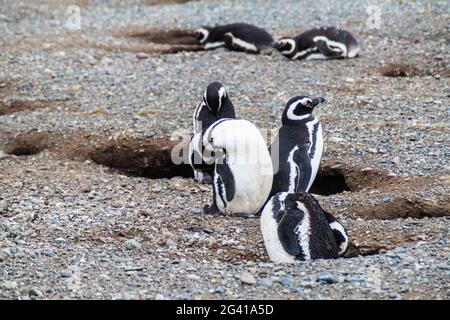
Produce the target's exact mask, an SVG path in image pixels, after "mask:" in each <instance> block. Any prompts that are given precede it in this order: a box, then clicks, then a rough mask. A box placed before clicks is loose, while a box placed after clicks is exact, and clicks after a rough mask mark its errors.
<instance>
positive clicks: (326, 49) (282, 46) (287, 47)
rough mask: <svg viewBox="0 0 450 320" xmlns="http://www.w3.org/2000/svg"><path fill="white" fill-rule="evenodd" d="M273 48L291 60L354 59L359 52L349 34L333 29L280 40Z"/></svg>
mask: <svg viewBox="0 0 450 320" xmlns="http://www.w3.org/2000/svg"><path fill="white" fill-rule="evenodd" d="M274 47H275V48H276V49H277V50H278V51H280V52H281V54H283V55H284V56H286V57H287V58H289V59H291V60H296V59H300V60H301V59H305V60H324V59H336V58H354V57H356V56H357V55H358V52H359V50H360V48H359V45H358V42H357V41H356V39H355V37H354V36H353V35H352V34H351V33H349V32H347V31H345V30H341V29H336V28H334V27H321V28H314V29H311V30H308V31H306V32H303V33H302V34H300V35H298V36H296V37H293V38H288V37H285V38H281V39H279V40H277V41H275V42H274Z"/></svg>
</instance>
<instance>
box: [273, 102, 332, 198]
mask: <svg viewBox="0 0 450 320" xmlns="http://www.w3.org/2000/svg"><path fill="white" fill-rule="evenodd" d="M324 101H325V100H324V99H323V98H314V99H312V98H309V97H305V96H297V97H294V98H292V99H290V100H289V101H288V102H287V104H286V107H285V109H284V111H283V115H282V118H281V124H282V125H281V128H280V129H279V131H278V135H277V136H276V137H275V139H274V141H273V142H272V145H271V146H270V152H271V156H272V163H273V171H274V178H273V185H272V190H271V192H270V195H271V196H273V195H275V194H276V193H278V192H291V193H292V192H300V191H301V192H308V191H309V189H310V188H311V185H312V183H313V182H314V179H315V178H316V174H317V171H318V170H319V165H320V160H321V158H322V152H323V137H322V126H321V124H320V120H319V119H318V118H317V117H316V116H314V114H313V110H314V108H315V107H316V106H317V105H319V104H320V103H322V102H324Z"/></svg>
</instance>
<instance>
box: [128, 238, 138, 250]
mask: <svg viewBox="0 0 450 320" xmlns="http://www.w3.org/2000/svg"><path fill="white" fill-rule="evenodd" d="M125 245H126V246H127V249H128V250H141V244H140V243H139V242H138V241H137V240H136V239H128V240H127V241H125Z"/></svg>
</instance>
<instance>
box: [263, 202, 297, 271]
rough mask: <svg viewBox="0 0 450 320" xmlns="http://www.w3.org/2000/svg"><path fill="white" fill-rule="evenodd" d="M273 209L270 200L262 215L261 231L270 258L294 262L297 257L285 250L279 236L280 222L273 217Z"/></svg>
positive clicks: (283, 261) (274, 260)
mask: <svg viewBox="0 0 450 320" xmlns="http://www.w3.org/2000/svg"><path fill="white" fill-rule="evenodd" d="M272 209H273V205H272V201H269V202H268V203H267V205H266V206H265V207H264V211H263V213H262V215H261V232H262V235H263V239H264V244H265V246H266V250H267V253H268V254H269V258H270V260H271V261H273V262H281V263H294V262H295V257H294V256H292V255H290V254H289V253H287V252H286V251H285V250H284V248H283V246H282V244H281V242H280V239H279V238H278V224H277V222H276V221H275V219H274V218H273V212H272Z"/></svg>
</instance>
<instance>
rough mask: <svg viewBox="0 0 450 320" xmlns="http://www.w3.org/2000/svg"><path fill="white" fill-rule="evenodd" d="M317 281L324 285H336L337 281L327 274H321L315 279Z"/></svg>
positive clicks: (334, 277)
mask: <svg viewBox="0 0 450 320" xmlns="http://www.w3.org/2000/svg"><path fill="white" fill-rule="evenodd" d="M317 281H318V282H321V283H326V284H333V283H338V282H339V279H338V278H337V277H336V276H334V275H332V274H331V273H329V272H322V273H320V274H319V276H318V277H317Z"/></svg>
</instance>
